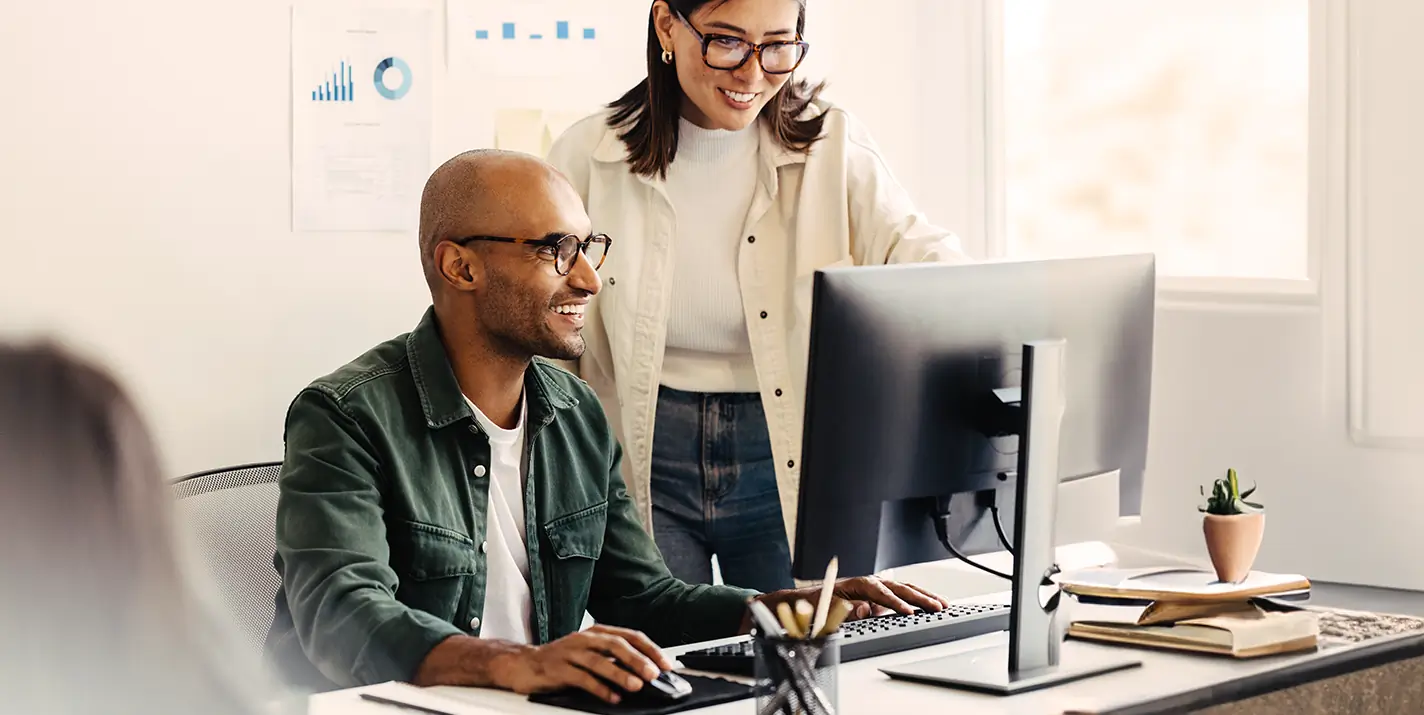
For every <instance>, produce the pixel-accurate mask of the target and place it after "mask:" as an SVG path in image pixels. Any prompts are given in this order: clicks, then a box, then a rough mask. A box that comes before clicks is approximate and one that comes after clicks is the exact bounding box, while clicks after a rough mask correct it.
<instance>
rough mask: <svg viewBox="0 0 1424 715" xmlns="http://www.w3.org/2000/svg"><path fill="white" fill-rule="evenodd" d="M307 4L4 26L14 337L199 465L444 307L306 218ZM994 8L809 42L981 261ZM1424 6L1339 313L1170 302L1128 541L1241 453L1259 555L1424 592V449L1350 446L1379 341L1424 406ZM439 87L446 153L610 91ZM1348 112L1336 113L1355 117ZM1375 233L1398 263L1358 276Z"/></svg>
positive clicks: (850, 7) (1, 246) (1376, 126)
mask: <svg viewBox="0 0 1424 715" xmlns="http://www.w3.org/2000/svg"><path fill="white" fill-rule="evenodd" d="M628 2H629V3H631V4H632V5H633V6H645V5H646V3H645V2H644V1H643V0H628ZM1329 2H1330V4H1331V5H1332V6H1333V7H1336V8H1343V7H1344V4H1343V3H1340V2H1338V0H1329ZM289 7H290V6H289V4H288V2H286V1H285V0H253V1H252V2H245V3H224V4H214V3H191V2H179V1H178V0H142V1H141V2H125V3H106V2H99V1H98V0H78V2H75V3H67V4H57V3H25V4H23V5H20V6H19V7H18V8H17V10H10V11H8V14H7V17H6V21H5V23H4V25H3V27H0V62H3V66H5V67H7V68H9V71H8V74H7V79H8V80H9V82H8V83H7V92H6V95H5V100H4V105H3V107H0V109H3V111H0V147H3V152H0V157H3V161H0V331H5V332H8V333H14V332H22V333H30V332H34V331H36V330H39V331H43V332H52V333H58V334H60V335H63V336H66V337H68V338H70V339H72V340H75V341H78V344H79V345H81V346H82V347H84V348H85V349H86V350H88V351H90V352H93V353H95V354H98V355H100V356H102V357H103V359H105V360H106V361H107V362H108V363H109V364H111V365H113V366H114V367H115V369H116V370H117V371H118V372H119V373H120V374H121V375H122V377H123V378H124V379H125V380H126V381H127V382H128V383H129V384H130V385H131V387H132V388H133V390H134V392H135V394H136V395H137V396H138V398H139V399H140V401H141V402H142V403H143V406H144V407H145V409H146V410H147V413H148V414H149V415H150V417H151V420H152V422H153V425H154V427H155V428H156V431H157V433H158V436H159V438H160V441H161V446H162V448H163V450H164V452H165V454H166V457H167V461H168V465H169V468H170V471H172V472H173V473H183V472H188V471H194V470H198V469H204V468H208V467H212V466H216V465H223V464H231V463H236V462H245V461H253V460H265V459H275V458H277V457H279V455H280V446H281V441H280V440H281V423H282V413H283V411H284V409H285V407H286V404H287V402H288V400H289V399H290V398H291V397H292V395H293V394H294V393H295V392H296V390H298V389H300V387H301V386H302V385H304V384H305V383H306V382H307V381H308V380H310V379H311V378H313V377H315V376H317V375H320V374H322V373H324V372H326V371H328V370H331V369H333V368H335V367H337V366H338V365H340V364H341V363H343V362H345V361H346V360H348V359H349V358H351V357H352V356H354V355H356V354H357V353H359V352H360V351H362V350H364V349H366V348H367V347H369V346H370V345H372V344H374V343H375V342H377V341H380V340H382V339H384V338H387V337H389V336H391V335H393V334H396V333H399V332H401V331H404V330H407V329H408V328H409V327H410V326H411V325H413V323H414V321H415V320H416V318H417V317H418V316H419V313H420V311H421V310H422V309H423V308H424V306H425V305H426V303H427V296H426V294H425V288H424V285H423V283H422V281H421V279H420V277H419V271H418V268H417V257H416V252H415V239H414V237H413V236H411V235H401V234H380V235H354V234H308V235H298V234H293V233H292V232H291V231H290V199H289V196H290V176H289V171H290V169H289V156H290V147H289V138H288V137H289V117H290V106H289V105H290V103H289V100H288V91H289V81H290V80H289V66H288V50H287V47H288V42H289V26H290V24H289V23H290V20H289ZM621 7H624V8H625V10H626V7H627V6H621ZM977 7H978V3H975V2H964V3H957V2H956V3H948V4H946V3H942V2H938V0H923V1H921V0H882V1H881V2H876V3H873V4H867V3H863V2H860V0H817V1H816V2H813V4H812V12H813V15H812V19H811V27H810V30H811V32H812V34H811V37H810V39H811V40H812V41H813V42H814V43H815V47H816V49H815V50H813V56H814V57H815V58H816V60H817V61H818V62H827V65H826V66H828V67H829V68H830V70H829V71H830V76H831V79H832V82H833V84H832V88H831V90H830V93H829V95H830V96H831V97H832V98H833V99H836V100H837V101H840V102H841V103H842V104H844V105H846V106H848V107H849V108H851V109H852V110H853V111H854V112H855V113H856V114H857V115H859V116H860V117H861V118H862V119H863V120H864V121H865V122H866V123H867V124H868V125H869V126H870V128H871V130H872V131H873V132H874V134H875V136H876V138H877V140H878V141H879V143H880V144H881V146H882V149H883V150H884V152H885V154H886V156H887V158H888V160H889V162H890V164H891V166H893V167H895V169H896V171H897V173H898V174H899V175H900V177H901V179H902V180H903V182H904V183H905V184H906V186H907V187H908V188H909V189H910V190H911V192H912V193H913V194H914V195H915V196H916V198H917V200H919V201H920V203H921V205H922V207H923V208H925V210H926V211H927V212H928V213H929V214H930V216H931V218H932V219H935V220H937V221H940V222H941V223H945V224H947V225H951V226H955V227H956V228H959V229H960V230H961V231H962V232H963V233H964V234H965V236H966V238H967V239H969V241H970V243H971V245H981V244H980V242H982V240H983V225H984V213H983V203H982V202H983V201H984V199H983V192H982V191H981V190H979V188H978V186H980V185H982V173H981V172H982V171H983V170H984V168H983V165H982V155H978V158H976V153H975V151H974V149H975V147H976V143H977V142H980V141H982V139H983V136H982V132H983V126H982V121H980V120H981V117H982V115H981V114H979V113H980V112H982V111H983V105H982V99H983V98H982V91H983V90H982V86H980V85H978V84H976V82H977V78H976V77H975V75H974V72H976V71H977V69H976V68H977V67H978V65H977V64H976V60H975V59H974V58H975V56H976V53H977V52H978V51H979V47H978V46H977V45H976V44H975V43H976V41H977V40H976V39H975V38H976V37H978V36H979V35H978V31H977V30H976V29H975V28H976V27H978V26H979V25H978V23H982V16H981V15H980V14H979V13H978V10H977V9H976V8H977ZM634 9H635V10H636V9H637V8H636V7H635V8H634ZM629 12H631V11H629ZM640 13H641V10H639V11H638V12H637V13H633V14H635V15H637V14H640ZM814 13H823V14H820V15H817V14H814ZM1421 14H1424V9H1421V6H1420V4H1418V3H1417V2H1415V0H1352V2H1351V3H1350V18H1349V20H1350V23H1349V26H1350V40H1351V43H1352V52H1353V53H1354V54H1353V55H1352V64H1351V67H1350V69H1351V72H1352V75H1351V76H1352V77H1353V84H1351V85H1350V87H1349V88H1350V90H1351V91H1350V93H1349V94H1350V98H1351V101H1352V102H1353V104H1352V105H1350V106H1349V110H1350V111H1351V112H1352V116H1353V117H1354V120H1353V123H1352V124H1350V132H1351V137H1352V139H1353V142H1352V144H1351V148H1352V149H1353V150H1354V153H1353V154H1351V155H1350V156H1349V158H1350V159H1351V160H1352V162H1353V163H1352V166H1354V169H1355V171H1356V172H1357V174H1356V175H1354V176H1352V177H1351V179H1352V184H1351V186H1352V187H1356V188H1358V189H1359V191H1358V192H1356V193H1354V194H1352V196H1353V199H1352V201H1351V202H1350V203H1349V204H1348V205H1346V204H1345V203H1344V202H1343V201H1339V202H1329V203H1327V204H1322V205H1321V206H1322V209H1321V211H1320V214H1319V216H1317V219H1318V220H1317V221H1315V227H1316V230H1317V231H1318V234H1317V235H1318V238H1319V246H1320V248H1321V251H1322V253H1321V256H1320V257H1321V267H1322V271H1321V294H1320V297H1319V300H1316V301H1305V302H1302V303H1298V304H1293V303H1279V302H1274V303H1273V302H1254V303H1253V302H1246V303H1241V302H1233V301H1225V302H1222V301H1215V302H1209V303H1208V302H1202V303H1192V302H1187V303H1183V302H1174V303H1171V304H1167V305H1164V306H1163V307H1162V309H1161V310H1160V311H1159V328H1158V336H1159V344H1158V347H1157V364H1156V379H1155V384H1154V391H1155V392H1154V398H1155V403H1154V410H1153V416H1152V420H1153V422H1152V446H1151V453H1150V458H1149V478H1148V485H1147V489H1146V500H1145V503H1144V517H1143V521H1142V523H1141V524H1140V525H1129V526H1126V527H1124V528H1123V529H1122V530H1121V533H1120V536H1121V537H1123V538H1130V539H1134V540H1136V541H1138V542H1139V543H1143V544H1146V545H1152V546H1156V547H1160V548H1165V549H1171V550H1175V551H1180V552H1186V553H1200V552H1201V550H1202V549H1201V537H1200V526H1199V523H1200V517H1199V515H1198V514H1197V512H1196V510H1195V506H1196V503H1197V500H1198V495H1197V486H1198V485H1199V484H1201V483H1204V482H1207V481H1208V480H1209V479H1211V478H1212V477H1213V476H1215V475H1216V473H1217V472H1218V471H1219V470H1220V469H1221V468H1223V466H1224V465H1227V464H1230V465H1233V466H1236V467H1237V468H1238V469H1240V470H1241V471H1242V472H1243V473H1245V474H1248V475H1250V477H1251V478H1255V479H1257V480H1258V481H1260V482H1261V483H1262V489H1261V492H1260V497H1261V499H1263V500H1264V501H1265V502H1266V503H1267V505H1268V507H1269V508H1270V516H1269V517H1268V523H1269V527H1268V533H1267V538H1266V543H1265V545H1264V547H1263V550H1262V554H1261V560H1260V562H1259V565H1260V566H1261V567H1263V568H1269V569H1280V570H1293V571H1301V572H1305V573H1308V574H1310V575H1311V576H1313V577H1315V578H1320V579H1339V580H1353V581H1360V582H1366V583H1376V584H1386V585H1396V586H1410V587H1418V588H1424V560H1421V559H1418V558H1417V557H1416V556H1415V553H1414V549H1413V545H1414V543H1415V542H1417V540H1418V535H1419V534H1420V531H1421V530H1420V527H1419V526H1418V524H1419V523H1420V521H1419V518H1418V517H1417V516H1416V513H1417V512H1419V511H1420V510H1421V507H1424V456H1421V455H1419V454H1418V453H1411V452H1405V451H1396V450H1391V449H1384V448H1379V447H1372V446H1360V445H1357V444H1356V443H1355V442H1353V441H1352V440H1351V419H1350V405H1351V397H1352V393H1351V392H1350V390H1349V385H1350V379H1349V376H1350V374H1351V372H1350V367H1351V358H1350V351H1349V343H1348V342H1347V336H1348V335H1349V334H1351V328H1352V326H1353V327H1354V328H1360V327H1361V326H1362V325H1367V326H1369V330H1368V331H1365V332H1364V333H1362V335H1368V336H1369V337H1370V340H1366V341H1360V342H1359V344H1360V346H1361V348H1360V350H1359V354H1358V355H1356V358H1355V363H1356V364H1359V363H1360V362H1361V359H1368V360H1373V361H1374V362H1369V363H1365V364H1366V365H1368V366H1369V369H1368V370H1367V371H1366V372H1367V373H1368V374H1370V375H1373V376H1374V377H1371V378H1369V380H1370V381H1369V382H1368V383H1367V384H1368V385H1369V386H1370V387H1371V389H1373V390H1374V391H1373V392H1370V393H1367V395H1368V400H1367V401H1366V402H1367V403H1368V404H1369V405H1371V407H1370V410H1371V412H1370V413H1369V414H1370V415H1373V416H1374V417H1372V423H1373V425H1375V426H1376V427H1377V428H1378V429H1379V430H1381V431H1383V432H1385V433H1387V434H1395V433H1404V434H1406V436H1408V435H1409V433H1411V432H1417V431H1418V429H1419V426H1420V425H1421V421H1420V419H1419V415H1420V412H1419V411H1418V408H1417V407H1414V405H1413V404H1411V403H1410V402H1409V401H1400V400H1397V399H1393V398H1391V397H1390V394H1391V393H1389V392H1388V390H1381V389H1379V387H1378V386H1379V385H1380V384H1384V385H1386V386H1387V385H1388V384H1390V383H1391V382H1394V383H1399V382H1403V381H1409V380H1410V379H1411V377H1412V375H1411V372H1410V368H1411V367H1412V364H1411V363H1410V362H1409V361H1407V360H1398V359H1395V360H1392V361H1391V360H1390V359H1389V358H1390V357H1391V356H1392V355H1395V356H1397V351H1399V350H1400V349H1401V347H1402V346H1403V347H1407V346H1408V345H1412V344H1416V343H1401V342H1399V340H1403V339H1412V338H1414V337H1417V336H1418V335H1419V324H1420V323H1419V321H1418V319H1417V318H1412V315H1411V312H1413V313H1415V314H1417V308H1413V307H1412V306H1417V305H1420V304H1421V303H1424V295H1421V289H1420V288H1419V287H1418V285H1419V282H1418V281H1411V280H1410V278H1412V274H1410V273H1408V272H1407V271H1406V272H1393V273H1392V272H1389V271H1387V270H1384V269H1387V268H1388V267H1389V266H1390V265H1396V266H1407V265H1412V264H1413V263H1417V260H1411V259H1417V257H1418V255H1419V254H1418V253H1417V250H1418V249H1417V246H1418V237H1417V236H1416V235H1413V234H1412V233H1410V231H1411V230H1412V227H1417V226H1419V225H1420V220H1421V218H1424V214H1421V211H1424V209H1421V208H1420V206H1421V202H1419V201H1418V200H1417V199H1416V198H1415V197H1414V194H1415V192H1417V187H1418V186H1419V185H1420V184H1419V177H1418V173H1419V168H1418V166H1419V162H1414V163H1413V164H1409V163H1406V162H1403V161H1400V160H1398V158H1400V157H1408V156H1418V155H1419V154H1420V152H1421V151H1424V138H1421V136H1420V135H1419V134H1418V132H1417V130H1415V129H1413V128H1414V127H1418V126H1424V104H1421V100H1420V99H1419V98H1418V95H1417V92H1415V91H1414V88H1415V87H1417V86H1418V84H1419V83H1420V80H1421V78H1420V74H1421V72H1422V71H1421V70H1420V69H1419V68H1420V67H1424V48H1421V46H1420V45H1419V43H1417V42H1413V41H1412V39H1413V38H1412V37H1411V36H1410V35H1409V34H1408V33H1409V32H1410V30H1409V28H1412V27H1418V26H1419V24H1420V20H1424V17H1421ZM76 18H77V19H76ZM638 22H639V23H640V25H639V27H640V28H641V20H639V21H638ZM818 24H821V25H822V28H821V29H820V30H817V25H818ZM639 34H641V33H639ZM866 38H869V39H866ZM437 74H439V73H437ZM615 79H616V78H610V79H609V81H610V82H614V81H615ZM1339 79H1340V80H1341V81H1343V80H1344V79H1345V77H1344V76H1343V75H1342V76H1341V77H1340V78H1339ZM435 80H436V83H437V100H436V110H437V115H436V127H435V135H434V137H435V138H434V141H433V145H434V146H433V150H432V155H433V159H434V160H435V161H439V160H442V159H443V158H445V157H447V156H449V155H450V154H452V153H454V152H456V151H459V150H461V149H465V148H468V147H470V146H472V145H474V144H477V143H480V142H482V141H485V138H487V137H488V131H489V129H488V126H489V125H488V115H486V114H484V113H483V108H485V107H487V106H489V105H490V104H495V103H500V104H504V103H507V104H513V105H518V104H526V103H530V102H535V101H543V100H544V99H545V98H547V97H552V96H558V97H559V98H560V99H559V100H557V101H560V102H562V103H565V104H569V103H573V104H584V103H588V102H594V103H596V102H598V101H601V100H602V99H603V97H602V96H601V93H600V92H597V91H595V88H590V87H587V86H565V87H555V86H552V85H546V86H543V87H542V88H540V87H531V86H526V85H522V84H515V83H507V84H504V85H501V84H499V83H495V84H493V85H488V86H481V87H478V88H475V89H472V88H470V87H469V86H464V85H460V84H459V83H457V82H454V81H452V80H450V79H449V78H447V77H444V76H443V75H442V76H438V77H436V78H435ZM936 88H941V89H939V90H936ZM1341 94H1342V95H1343V94H1344V91H1343V85H1342V90H1341ZM491 95H493V98H492V97H491ZM1345 111H1346V106H1345V105H1344V104H1343V103H1339V104H1337V105H1336V106H1333V107H1331V108H1329V111H1328V112H1326V114H1327V115H1328V116H1329V121H1330V122H1332V123H1334V124H1335V125H1337V126H1339V125H1340V123H1343V122H1344V118H1345ZM1326 154H1327V155H1328V154H1330V152H1326ZM1342 156H1343V154H1342ZM1322 168H1325V169H1327V170H1330V171H1332V172H1333V174H1334V175H1333V176H1332V178H1330V179H1329V180H1328V181H1327V186H1325V189H1328V188H1329V186H1328V184H1329V182H1344V178H1345V177H1344V176H1343V174H1342V173H1341V171H1343V167H1336V166H1328V167H1322ZM1343 186H1344V184H1343V183H1340V184H1339V187H1343ZM1317 192H1318V193H1317V196H1316V198H1320V199H1329V197H1330V196H1331V195H1332V194H1331V192H1330V191H1328V190H1320V189H1319V187H1318V188H1317ZM1339 193H1340V195H1342V196H1343V195H1345V193H1346V192H1344V191H1343V188H1342V190H1341V192H1339ZM411 210H412V211H414V210H415V207H414V206H412V207H411ZM1348 217H1357V218H1358V219H1359V220H1357V221H1350V220H1348ZM1351 246H1353V247H1354V248H1355V249H1356V250H1357V251H1359V252H1361V253H1360V255H1366V256H1370V257H1371V259H1372V260H1373V261H1375V262H1373V263H1370V264H1369V265H1370V266H1373V267H1375V269H1374V272H1370V273H1366V274H1364V275H1360V276H1355V278H1354V280H1353V282H1352V281H1351V280H1350V274H1349V272H1348V271H1347V267H1348V265H1347V261H1346V256H1347V255H1348V252H1349V249H1350V247H1351ZM1410 251H1414V252H1413V253H1411V252H1410ZM1376 281H1379V283H1378V284H1376ZM1364 288H1371V291H1363V290H1361V291H1360V295H1363V296H1364V297H1365V300H1363V301H1355V302H1354V303H1351V302H1349V301H1347V296H1349V295H1350V291H1351V290H1352V289H1364ZM1406 304H1407V305H1409V306H1411V307H1410V308H1409V309H1399V307H1400V306H1403V305H1406ZM1355 306H1358V311H1357V312H1358V314H1357V315H1350V313H1349V310H1348V309H1349V308H1351V307H1355ZM1411 318H1412V319H1411ZM1391 336H1393V337H1394V338H1395V339H1394V340H1391V339H1390V338H1391ZM1399 336H1404V337H1403V338H1400V337H1399ZM1410 384H1411V385H1415V387H1414V388H1413V389H1416V390H1417V389H1418V388H1417V383H1410ZM1355 394H1358V393H1355ZM1407 394H1416V393H1407ZM1382 399H1383V400H1384V402H1381V401H1380V400H1382ZM1366 421H1367V422H1368V421H1370V420H1366Z"/></svg>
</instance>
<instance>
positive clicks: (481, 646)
mask: <svg viewBox="0 0 1424 715" xmlns="http://www.w3.org/2000/svg"><path fill="white" fill-rule="evenodd" d="M532 650H533V647H532V646H527V645H519V644H516V643H510V642H509V641H501V640H485V639H482V638H475V637H473V636H466V635H456V636H450V637H449V638H446V639H445V640H443V641H441V642H440V643H439V644H438V645H436V646H435V647H434V648H432V649H431V650H430V653H428V654H426V656H425V659H424V660H423V661H421V663H420V667H419V668H418V669H417V670H416V673H415V678H414V679H413V681H412V682H413V684H415V685H419V686H429V685H465V686H472V687H480V688H483V687H496V688H501V687H508V683H509V682H510V680H511V679H512V674H513V673H514V672H515V669H516V668H518V667H519V664H518V661H519V659H520V657H521V656H522V655H523V654H524V653H526V652H529V651H532Z"/></svg>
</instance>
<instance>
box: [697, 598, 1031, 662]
mask: <svg viewBox="0 0 1424 715" xmlns="http://www.w3.org/2000/svg"><path fill="white" fill-rule="evenodd" d="M1008 627H1009V607H1008V605H988V606H986V605H978V604H975V605H954V606H950V607H949V608H948V609H945V610H943V611H940V612H938V613H927V612H916V613H910V614H904V615H901V614H894V615H889V616H880V617H877V618H866V619H863V620H859V621H851V622H849V623H846V624H844V625H842V626H841V635H842V640H841V662H843V663H845V662H850V661H854V660H860V659H861V658H870V657H874V656H877V655H884V654H886V653H898V652H900V651H905V650H911V649H914V648H923V647H924V646H929V645H935V644H938V643H948V642H950V641H956V640H961V639H964V638H972V637H974V636H978V635H983V634H985V633H992V632H994V631H1002V630H1008ZM678 660H680V661H682V664H683V665H684V666H686V667H688V668H691V669H693V670H704V671H708V672H714V673H728V674H732V675H744V676H748V677H751V676H752V675H753V669H754V660H755V659H754V656H753V652H752V644H751V641H741V642H739V643H734V644H731V645H724V646H717V647H713V648H704V649H700V650H695V651H688V652H687V653H684V654H682V655H680V656H678Z"/></svg>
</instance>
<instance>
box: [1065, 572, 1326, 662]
mask: <svg viewBox="0 0 1424 715" xmlns="http://www.w3.org/2000/svg"><path fill="white" fill-rule="evenodd" d="M1058 584H1059V586H1060V587H1061V588H1062V589H1063V590H1064V591H1066V592H1068V593H1071V594H1073V595H1075V596H1077V597H1078V598H1079V600H1080V601H1087V602H1093V603H1101V604H1109V605H1128V606H1136V607H1138V608H1140V610H1139V611H1137V612H1136V615H1135V616H1134V617H1130V618H1128V617H1124V618H1121V619H1110V618H1105V619H1097V618H1094V619H1090V620H1081V621H1074V622H1072V623H1071V624H1070V625H1069V626H1068V636H1069V637H1070V638H1080V639H1083V640H1093V641H1101V642H1108V643H1118V644H1123V645H1135V646H1143V647H1150V648H1166V649H1172V650H1185V651H1194V652H1200V653H1212V654H1218V655H1226V656H1231V657H1235V658H1254V657H1257V656H1263V655H1275V654H1279V653H1293V652H1297V651H1304V650H1314V649H1315V648H1316V647H1317V644H1318V640H1319V636H1320V626H1319V622H1318V614H1316V613H1314V612H1312V611H1308V610H1303V609H1300V608H1296V607H1293V606H1291V605H1289V602H1288V601H1286V600H1283V599H1289V598H1293V597H1300V596H1304V595H1308V594H1309V590H1310V581H1308V580H1307V579H1306V578H1305V577H1304V576H1300V575H1298V574H1272V573H1264V572H1256V571H1253V572H1252V573H1251V575H1250V576H1249V577H1247V579H1246V580H1245V581H1242V582H1240V583H1223V582H1220V581H1217V580H1216V575H1215V574H1214V573H1213V572H1211V571H1209V570H1202V569H1195V568H1190V567H1164V568H1155V569H1131V570H1125V569H1090V570H1085V571H1079V572H1075V573H1070V574H1063V575H1062V576H1060V577H1059V578H1058ZM1144 604H1145V608H1142V607H1141V606H1143V605H1144ZM1113 610H1118V611H1120V612H1126V613H1129V614H1130V613H1133V612H1134V611H1133V609H1131V608H1124V609H1113Z"/></svg>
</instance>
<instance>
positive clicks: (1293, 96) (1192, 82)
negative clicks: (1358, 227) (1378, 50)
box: [996, 0, 1311, 280]
mask: <svg viewBox="0 0 1424 715" xmlns="http://www.w3.org/2000/svg"><path fill="white" fill-rule="evenodd" d="M1000 2H1002V8H1001V17H1002V27H1001V30H1002V33H1003V34H1002V38H1001V44H1002V49H1003V55H1002V65H1001V68H1000V71H999V78H1000V80H999V81H1000V84H999V85H998V86H997V88H996V90H997V91H998V92H999V94H1000V102H1001V105H1000V107H999V111H1000V112H1001V113H1002V114H1001V119H1002V124H1001V125H1000V126H1002V135H1001V141H1002V147H1001V148H1000V149H999V151H1000V152H1001V153H1000V154H999V156H1000V157H1002V159H1001V160H1002V169H1001V171H1000V172H999V175H1000V176H1001V177H1002V180H1003V184H1004V185H1003V187H1002V190H1003V192H1004V193H1003V209H1002V210H1003V214H1002V220H1003V231H1002V233H1003V238H1002V240H1003V245H1002V251H1003V252H1004V253H1006V254H1007V255H1009V256H1010V257H1013V258H1038V257H1053V256H1081V255H1093V254H1106V253H1123V252H1155V253H1156V254H1157V260H1158V270H1159V272H1160V273H1161V274H1162V275H1163V276H1178V277H1212V278H1265V279H1288V280H1290V279H1293V280H1306V279H1309V278H1310V277H1311V276H1310V268H1309V265H1308V264H1309V259H1308V257H1309V253H1310V251H1309V246H1310V241H1309V237H1308V231H1307V226H1308V211H1307V193H1308V192H1307V186H1308V176H1307V168H1308V157H1309V148H1308V143H1309V142H1308V135H1309V126H1308V124H1309V121H1308V120H1309V101H1308V99H1309V97H1308V94H1309V84H1310V77H1309V67H1310V48H1309V43H1310V32H1309V29H1310V28H1309V25H1310V2H1309V0H1000Z"/></svg>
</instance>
